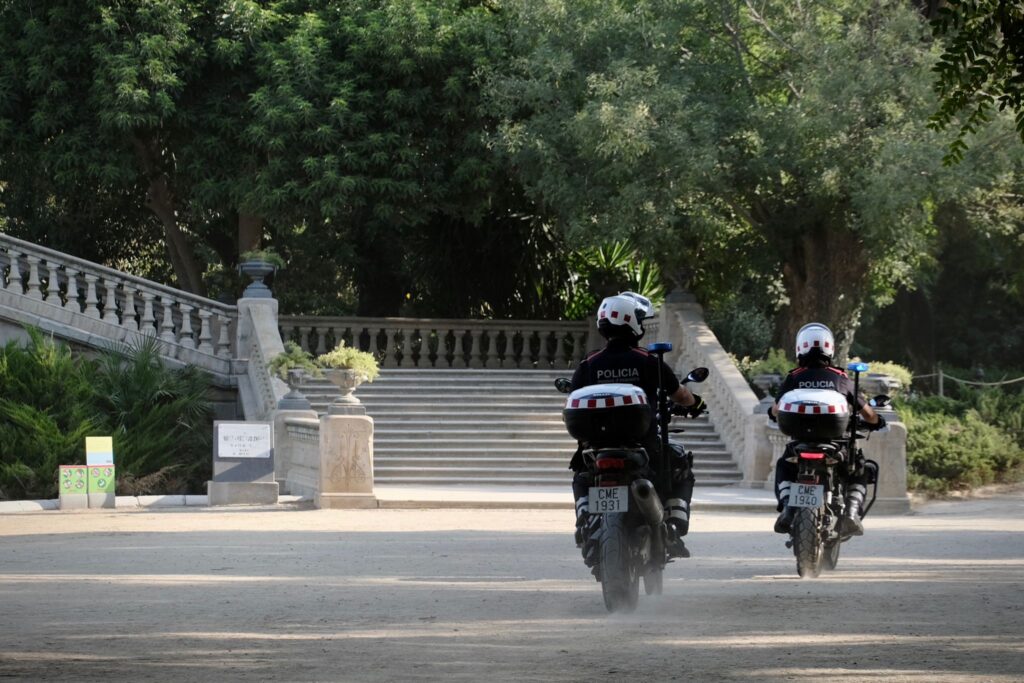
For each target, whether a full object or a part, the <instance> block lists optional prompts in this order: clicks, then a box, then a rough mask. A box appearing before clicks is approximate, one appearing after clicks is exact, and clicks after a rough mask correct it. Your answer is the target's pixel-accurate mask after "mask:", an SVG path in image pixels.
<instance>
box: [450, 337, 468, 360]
mask: <svg viewBox="0 0 1024 683" xmlns="http://www.w3.org/2000/svg"><path fill="white" fill-rule="evenodd" d="M451 335H452V367H453V368H465V367H467V365H466V352H465V349H464V348H463V344H464V343H465V341H466V331H465V330H451Z"/></svg>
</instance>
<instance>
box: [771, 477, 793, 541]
mask: <svg viewBox="0 0 1024 683" xmlns="http://www.w3.org/2000/svg"><path fill="white" fill-rule="evenodd" d="M792 485H793V482H791V481H783V482H779V509H780V510H781V511H782V512H781V513H780V514H779V517H778V519H776V520H775V533H777V534H788V533H789V532H790V531H791V530H792V528H793V518H794V517H795V516H796V508H791V507H789V489H790V487H791V486H792Z"/></svg>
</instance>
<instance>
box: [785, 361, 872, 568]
mask: <svg viewBox="0 0 1024 683" xmlns="http://www.w3.org/2000/svg"><path fill="white" fill-rule="evenodd" d="M847 370H849V371H850V372H852V373H853V382H854V395H855V396H858V395H859V390H860V373H862V372H867V370H868V365H867V364H866V363H859V362H858V363H850V364H849V365H848V366H847ZM889 402H890V399H889V397H888V396H885V395H883V394H880V395H878V396H876V397H875V398H873V399H871V401H870V402H869V403H870V405H872V406H874V407H883V406H885V405H888V403H889ZM778 404H779V412H778V423H779V430H780V431H782V433H784V434H785V435H786V436H789V437H790V438H791V439H792V441H790V442H789V443H788V444H787V445H786V450H785V452H784V454H783V456H782V457H784V458H786V459H787V461H788V462H794V463H796V464H797V480H796V481H795V482H794V483H793V486H792V488H791V489H790V493H789V506H790V507H795V508H797V510H796V514H795V515H794V517H793V523H792V525H791V527H790V539H789V540H788V541H786V547H787V548H792V550H793V554H794V555H795V556H796V569H797V574H799V575H800V576H801V577H811V578H814V577H817V576H818V575H819V574H820V573H821V570H822V569H826V570H833V569H835V568H836V565H837V564H838V563H839V549H840V546H841V545H842V544H843V543H845V542H846V541H848V540H850V539H851V538H852V536H849V535H844V534H842V533H840V531H839V529H840V524H839V521H840V520H841V519H842V518H843V514H844V512H845V509H846V496H847V486H848V484H847V482H848V478H849V477H850V476H852V475H853V474H854V473H855V472H856V471H857V470H858V468H860V467H863V468H864V471H865V473H866V475H867V476H866V483H867V485H868V486H869V487H870V488H871V497H870V499H869V500H866V501H865V505H864V506H862V508H861V510H860V518H861V519H863V518H864V517H865V516H866V515H867V514H868V512H869V511H870V510H871V506H872V505H874V503H875V498H876V496H877V493H878V463H876V462H875V461H874V460H866V459H865V458H864V454H863V451H862V450H861V449H860V448H859V447H858V446H857V440H858V439H865V438H868V437H867V435H866V434H863V433H860V431H858V430H859V427H860V412H859V411H857V410H853V411H851V410H850V407H849V404H848V403H847V400H846V397H845V396H844V395H843V394H841V393H839V392H837V391H832V390H830V389H794V390H792V391H788V392H786V393H785V394H783V395H782V396H781V397H780V398H779V400H778ZM850 454H853V457H850Z"/></svg>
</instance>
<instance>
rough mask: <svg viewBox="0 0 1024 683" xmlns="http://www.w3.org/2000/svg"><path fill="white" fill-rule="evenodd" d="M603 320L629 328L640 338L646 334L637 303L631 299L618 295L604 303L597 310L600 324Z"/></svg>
mask: <svg viewBox="0 0 1024 683" xmlns="http://www.w3.org/2000/svg"><path fill="white" fill-rule="evenodd" d="M602 320H604V321H606V322H608V323H611V324H612V325H623V326H625V327H628V328H629V329H630V331H631V332H632V333H633V334H635V335H636V336H638V337H639V336H641V335H642V334H643V333H644V330H643V328H642V327H641V326H640V317H639V316H638V313H637V302H636V300H635V299H633V298H631V297H627V296H622V295H617V296H610V297H608V298H606V299H605V300H604V301H602V302H601V306H600V307H599V308H598V309H597V322H598V324H600V323H601V321H602Z"/></svg>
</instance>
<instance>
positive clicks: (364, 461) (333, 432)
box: [316, 415, 377, 508]
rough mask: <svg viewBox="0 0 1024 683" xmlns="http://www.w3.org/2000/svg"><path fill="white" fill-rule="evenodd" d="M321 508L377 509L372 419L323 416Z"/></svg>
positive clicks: (317, 500)
mask: <svg viewBox="0 0 1024 683" xmlns="http://www.w3.org/2000/svg"><path fill="white" fill-rule="evenodd" d="M316 506H317V507H320V508H375V507H377V498H376V496H374V495H373V418H371V417H367V416H366V415H324V416H323V417H321V418H320V490H319V491H318V492H317V495H316Z"/></svg>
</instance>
